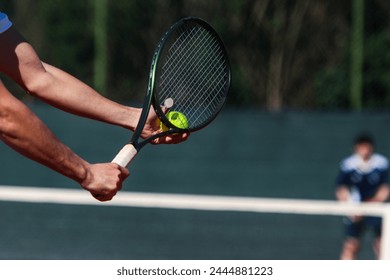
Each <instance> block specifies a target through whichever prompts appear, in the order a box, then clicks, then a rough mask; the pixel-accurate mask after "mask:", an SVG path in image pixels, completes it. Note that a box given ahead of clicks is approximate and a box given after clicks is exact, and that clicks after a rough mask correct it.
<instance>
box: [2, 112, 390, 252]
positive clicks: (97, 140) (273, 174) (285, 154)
mask: <svg viewBox="0 0 390 280" xmlns="http://www.w3.org/2000/svg"><path fill="white" fill-rule="evenodd" d="M32 109H33V111H35V112H36V113H37V114H38V115H39V116H40V117H41V118H42V119H43V120H44V121H45V122H46V123H47V124H48V125H49V127H50V128H51V129H53V131H54V132H55V134H56V135H57V136H58V137H59V138H60V139H61V140H62V141H63V142H65V143H66V144H67V145H69V146H70V147H71V148H72V149H73V150H75V151H76V152H77V153H79V154H80V155H81V156H83V157H84V158H86V159H87V160H89V161H91V162H101V161H110V160H111V159H112V157H113V156H114V155H115V154H116V152H117V151H118V150H119V149H120V148H121V146H122V145H123V144H124V143H125V142H126V140H127V139H128V137H129V134H128V133H127V132H126V131H125V130H123V129H122V128H117V127H111V126H109V125H105V124H100V123H96V122H92V121H89V120H84V119H80V118H78V117H74V116H70V115H68V114H65V113H62V112H59V111H57V110H55V109H51V108H48V107H44V106H40V105H35V106H32ZM389 123H390V115H388V114H363V113H362V114H346V113H309V112H301V113H293V112H287V113H284V114H280V115H272V114H268V113H262V112H255V111H250V110H249V111H248V110H245V111H241V110H233V109H227V110H225V111H224V112H223V113H222V114H221V116H219V117H218V118H217V120H216V122H215V123H213V124H212V125H211V126H210V127H209V128H207V129H205V130H204V131H199V132H198V133H194V134H193V135H191V137H190V139H189V140H188V141H187V142H186V143H183V144H180V145H170V146H148V147H145V149H144V150H142V151H141V153H140V154H139V155H138V156H137V158H136V160H135V161H134V162H133V163H132V165H131V166H130V171H131V176H130V178H129V179H128V180H127V181H126V184H125V186H124V190H126V191H142V192H151V193H153V192H158V193H164V192H165V193H188V194H217V195H227V196H229V195H234V196H247V197H252V196H253V197H271V198H272V197H274V198H302V199H330V200H332V199H333V190H334V185H333V184H334V179H335V176H336V174H337V169H338V163H339V161H340V160H341V159H342V158H343V157H344V156H347V155H348V154H349V153H350V151H351V142H352V140H353V137H354V135H355V134H356V133H357V132H359V131H360V130H368V131H370V132H372V133H373V134H374V136H376V138H377V143H378V145H377V147H378V150H379V151H380V152H381V153H383V154H385V155H389V154H390V153H389V151H390V142H389V141H387V139H389V132H388V129H387V126H388V124H389ZM0 165H1V166H2V168H1V171H0V185H20V186H42V187H53V188H57V187H58V188H79V186H77V184H76V183H74V182H72V181H71V180H69V179H67V178H64V177H62V176H60V175H58V174H56V173H55V172H52V171H50V170H48V169H46V168H44V167H42V166H40V165H38V164H36V163H33V162H31V161H29V160H27V159H25V158H23V157H22V156H20V155H17V154H16V153H15V152H14V151H12V150H11V149H9V148H8V147H6V146H5V145H4V144H1V145H0ZM91 199H92V198H91ZM0 228H1V230H0V258H1V259H337V258H338V253H339V249H340V245H341V242H342V237H343V228H342V222H341V218H340V217H331V216H305V215H285V214H254V213H237V212H210V211H194V210H167V209H155V208H133V207H97V206H73V205H58V204H30V203H19V202H9V201H3V202H0ZM367 239H368V238H367ZM362 250H363V251H362V254H361V255H360V258H362V259H370V258H373V255H372V253H371V249H370V244H369V242H368V240H367V242H365V243H364V246H363V249H362Z"/></svg>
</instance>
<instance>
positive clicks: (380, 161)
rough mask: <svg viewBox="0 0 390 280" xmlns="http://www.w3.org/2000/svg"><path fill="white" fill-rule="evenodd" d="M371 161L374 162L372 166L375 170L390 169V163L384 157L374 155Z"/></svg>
mask: <svg viewBox="0 0 390 280" xmlns="http://www.w3.org/2000/svg"><path fill="white" fill-rule="evenodd" d="M371 160H372V165H373V166H374V167H375V168H378V169H382V170H383V169H388V168H389V161H388V159H387V158H386V157H385V156H383V155H380V154H373V155H372V158H371Z"/></svg>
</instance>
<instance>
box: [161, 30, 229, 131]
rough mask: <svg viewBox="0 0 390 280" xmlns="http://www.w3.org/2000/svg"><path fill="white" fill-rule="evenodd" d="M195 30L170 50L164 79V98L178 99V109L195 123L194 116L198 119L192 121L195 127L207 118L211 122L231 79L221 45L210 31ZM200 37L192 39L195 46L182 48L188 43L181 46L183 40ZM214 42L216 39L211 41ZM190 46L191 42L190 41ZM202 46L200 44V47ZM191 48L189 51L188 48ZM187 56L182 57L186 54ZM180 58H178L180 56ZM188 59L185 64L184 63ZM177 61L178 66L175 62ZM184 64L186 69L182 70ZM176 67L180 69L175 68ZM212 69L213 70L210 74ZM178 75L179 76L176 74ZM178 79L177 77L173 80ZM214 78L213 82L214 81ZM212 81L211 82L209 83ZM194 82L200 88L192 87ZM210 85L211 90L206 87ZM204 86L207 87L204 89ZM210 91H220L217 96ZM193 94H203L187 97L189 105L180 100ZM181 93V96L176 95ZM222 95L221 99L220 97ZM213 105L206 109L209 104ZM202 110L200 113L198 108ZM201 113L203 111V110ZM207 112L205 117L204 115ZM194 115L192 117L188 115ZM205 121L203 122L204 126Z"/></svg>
mask: <svg viewBox="0 0 390 280" xmlns="http://www.w3.org/2000/svg"><path fill="white" fill-rule="evenodd" d="M194 30H195V29H192V30H191V31H189V32H187V34H185V35H186V36H183V34H181V35H180V36H179V37H178V39H177V41H176V42H175V43H174V44H173V45H172V46H171V47H170V48H169V52H170V54H169V55H168V57H167V59H166V62H165V63H164V65H163V67H162V69H163V74H162V76H161V83H160V86H161V87H162V89H161V96H162V97H163V99H165V98H166V97H168V96H167V95H168V94H169V97H171V98H174V99H175V104H176V105H178V106H177V108H178V109H179V110H180V111H181V112H183V113H184V114H186V115H187V117H188V119H189V120H191V119H192V118H193V117H195V116H197V117H196V119H195V120H193V121H191V126H192V127H195V126H197V125H198V124H197V121H198V120H199V119H200V118H201V117H202V116H203V118H202V119H206V120H207V119H208V118H209V116H211V115H213V114H214V113H215V110H216V109H218V107H219V106H218V104H219V103H221V101H218V100H217V101H216V102H214V101H215V99H217V98H218V97H220V98H218V99H222V103H223V99H224V95H221V93H224V91H223V89H224V88H225V87H224V84H225V82H226V80H227V79H228V78H227V74H226V72H227V69H225V71H223V69H221V68H223V67H225V68H226V67H227V66H226V64H225V63H224V57H223V52H222V51H221V50H220V48H219V45H218V42H216V40H214V38H212V36H211V35H210V34H208V32H206V31H204V30H200V31H201V32H200V34H197V33H199V32H197V31H195V32H194ZM195 35H196V37H197V38H191V41H192V42H191V45H187V48H186V49H185V48H182V47H183V44H184V42H180V44H179V43H177V42H178V41H179V40H184V41H185V40H188V39H187V37H188V36H195ZM210 39H212V40H210ZM187 44H188V42H187ZM197 44H198V45H197ZM188 46H189V47H188ZM177 48H181V49H180V50H179V51H176V49H177ZM188 48H189V49H188ZM183 52H184V53H185V54H186V55H182V53H183ZM180 56H181V58H180V59H177V57H180ZM183 60H184V62H183ZM172 61H174V62H175V63H171V62H172ZM178 65H181V66H182V67H178ZM189 65H191V66H192V67H191V68H196V69H197V71H196V72H197V73H200V72H202V73H203V74H202V75H197V73H195V75H194V73H193V72H194V71H191V69H190V70H188V66H189ZM175 68H179V70H178V69H175ZM207 69H209V71H206V70H207ZM220 70H222V71H221V72H220V73H222V74H220V75H216V73H218V71H220ZM174 73H176V75H174ZM172 77H174V78H172ZM212 79H213V80H212ZM207 81H208V82H207ZM194 82H197V84H196V86H195V87H194V86H192V84H193V83H194ZM206 82H207V83H206ZM206 86H207V88H205V87H206ZM202 87H203V88H202ZM210 88H211V92H216V94H213V95H212V98H211V99H210V98H207V97H208V96H209V97H210V93H209V92H210ZM189 92H201V93H202V94H201V95H198V96H195V97H196V98H194V96H191V98H187V102H185V103H183V105H181V104H182V103H181V102H180V99H183V100H185V96H187V95H189ZM183 93H186V94H185V96H184V97H183V98H180V95H183ZM176 94H178V95H179V96H175V95H176ZM220 95H221V96H220ZM206 102H208V103H209V104H208V105H206V106H205V103H206ZM194 108H198V110H196V109H194ZM200 110H201V111H200ZM205 112H207V114H206V115H205V114H204V113H205ZM189 113H191V115H188V114H189ZM204 121H205V120H201V122H200V124H201V123H202V122H204Z"/></svg>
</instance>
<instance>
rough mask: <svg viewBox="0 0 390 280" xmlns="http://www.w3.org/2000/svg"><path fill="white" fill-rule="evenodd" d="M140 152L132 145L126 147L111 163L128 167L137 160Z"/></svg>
mask: <svg viewBox="0 0 390 280" xmlns="http://www.w3.org/2000/svg"><path fill="white" fill-rule="evenodd" d="M137 153H138V151H137V149H136V148H135V147H134V146H133V145H132V144H127V145H125V146H124V147H123V148H122V150H120V151H119V153H118V154H117V155H116V156H115V158H114V159H113V160H112V161H111V162H113V163H116V164H118V165H120V166H122V167H127V166H128V165H129V163H130V162H131V161H132V160H133V159H134V158H135V156H136V155H137Z"/></svg>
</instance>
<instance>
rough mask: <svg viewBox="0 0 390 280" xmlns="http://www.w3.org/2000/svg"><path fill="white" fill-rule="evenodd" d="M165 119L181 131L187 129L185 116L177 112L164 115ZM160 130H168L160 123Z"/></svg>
mask: <svg viewBox="0 0 390 280" xmlns="http://www.w3.org/2000/svg"><path fill="white" fill-rule="evenodd" d="M166 117H167V118H168V120H169V121H170V122H171V123H172V124H173V125H174V126H176V127H177V128H181V129H187V128H188V121H187V118H186V116H185V115H184V114H183V113H180V112H177V111H171V112H169V113H168V114H166ZM160 128H161V130H162V131H167V130H168V128H167V127H166V126H165V125H164V124H163V123H162V122H161V123H160Z"/></svg>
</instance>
